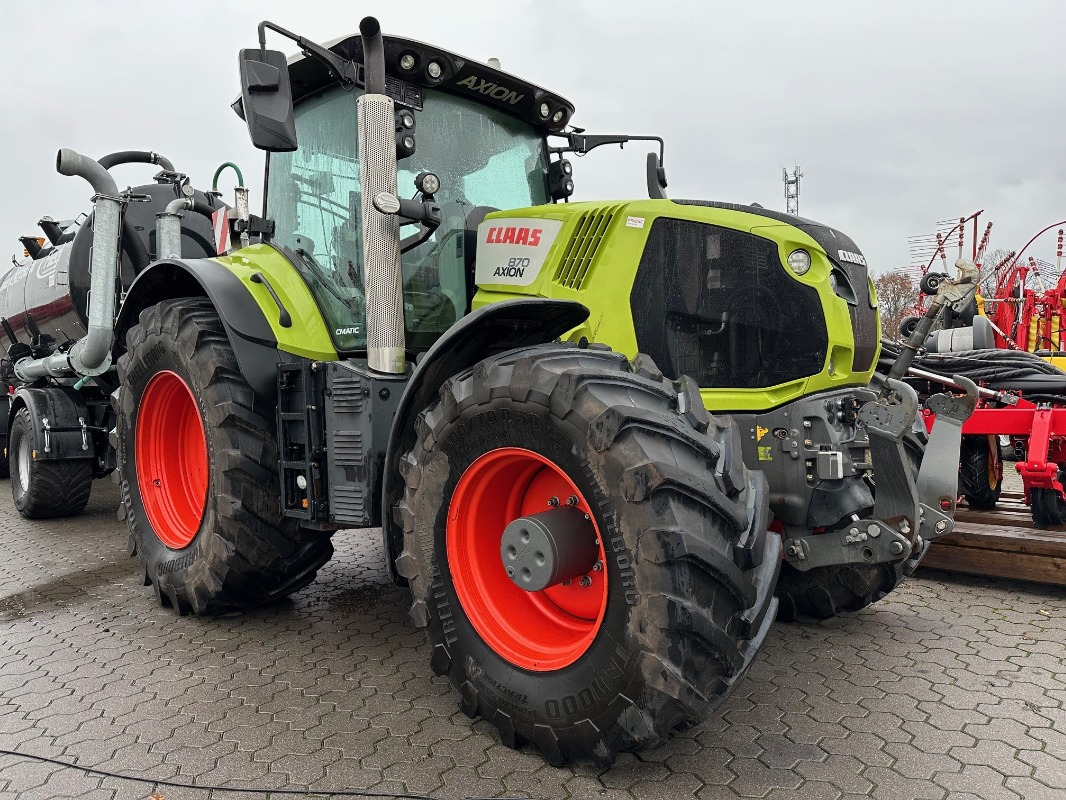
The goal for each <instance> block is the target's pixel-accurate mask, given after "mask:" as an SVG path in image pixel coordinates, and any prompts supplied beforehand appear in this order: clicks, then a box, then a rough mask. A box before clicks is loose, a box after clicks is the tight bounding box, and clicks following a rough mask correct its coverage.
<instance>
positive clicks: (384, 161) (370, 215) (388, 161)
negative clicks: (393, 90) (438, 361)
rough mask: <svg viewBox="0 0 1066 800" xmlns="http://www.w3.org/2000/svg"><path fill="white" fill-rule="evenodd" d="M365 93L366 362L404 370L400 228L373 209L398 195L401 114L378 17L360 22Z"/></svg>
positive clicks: (362, 148)
mask: <svg viewBox="0 0 1066 800" xmlns="http://www.w3.org/2000/svg"><path fill="white" fill-rule="evenodd" d="M359 32H360V34H362V38H363V62H364V74H365V76H366V93H365V94H363V95H362V96H361V97H360V98H359V102H358V113H359V178H360V182H361V186H362V193H363V196H362V212H363V277H364V282H365V286H366V330H367V360H368V362H369V365H370V368H371V369H372V370H375V371H377V372H383V373H387V374H390V375H399V374H402V373H403V371H404V354H405V342H404V319H403V286H402V283H401V278H400V227H399V221H398V220H397V218H396V217H395V215H391V214H382V213H381V212H380V211H378V210H377V209H376V208H375V207H374V202H373V201H374V198H375V197H376V196H377V195H378V194H379V193H381V192H388V193H389V194H392V195H395V194H396V110H395V108H394V107H393V102H392V98H391V97H388V96H386V94H385V48H384V45H383V43H382V38H381V26H380V25H379V24H378V21H377V20H376V19H374V18H373V17H366V18H365V19H364V20H363V21H362V22H360V23H359Z"/></svg>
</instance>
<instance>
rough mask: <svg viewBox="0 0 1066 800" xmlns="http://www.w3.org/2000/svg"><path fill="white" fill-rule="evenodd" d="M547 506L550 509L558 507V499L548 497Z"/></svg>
mask: <svg viewBox="0 0 1066 800" xmlns="http://www.w3.org/2000/svg"><path fill="white" fill-rule="evenodd" d="M548 505H550V506H551V507H552V508H555V507H556V506H557V505H559V498H558V497H549V498H548Z"/></svg>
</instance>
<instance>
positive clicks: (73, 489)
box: [8, 408, 93, 519]
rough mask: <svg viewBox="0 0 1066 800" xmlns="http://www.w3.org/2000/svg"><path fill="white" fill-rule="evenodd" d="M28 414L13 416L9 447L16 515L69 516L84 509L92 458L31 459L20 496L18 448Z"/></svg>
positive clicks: (89, 488)
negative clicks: (26, 478)
mask: <svg viewBox="0 0 1066 800" xmlns="http://www.w3.org/2000/svg"><path fill="white" fill-rule="evenodd" d="M30 424H31V423H30V412H29V411H27V410H26V409H25V408H22V409H19V411H18V412H17V413H16V414H15V421H14V422H13V423H12V425H11V438H10V442H11V446H9V448H8V469H9V471H10V475H11V493H12V496H13V498H14V501H15V507H16V508H17V509H18V510H19V513H20V514H22V516H24V517H28V518H29V519H51V518H55V517H72V516H76V515H77V514H80V513H81V512H83V511H84V510H85V506H86V505H87V504H88V502H89V495H90V494H91V493H92V488H93V462H92V459H86V460H80V459H79V460H74V461H48V460H34V461H33V462H32V465H31V472H30V485H29V488H28V489H27V490H26V493H25V494H23V493H22V491H21V490H22V486H21V483H20V481H19V471H18V448H19V446H20V441H21V437H22V435H23V431H27V430H29V426H30Z"/></svg>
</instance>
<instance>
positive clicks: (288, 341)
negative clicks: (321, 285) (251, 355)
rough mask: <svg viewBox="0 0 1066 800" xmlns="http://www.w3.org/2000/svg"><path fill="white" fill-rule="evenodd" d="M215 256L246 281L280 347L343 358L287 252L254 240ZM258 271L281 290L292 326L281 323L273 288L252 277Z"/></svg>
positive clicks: (320, 356) (320, 357) (295, 352)
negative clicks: (246, 245)
mask: <svg viewBox="0 0 1066 800" xmlns="http://www.w3.org/2000/svg"><path fill="white" fill-rule="evenodd" d="M212 260H213V261H217V262H218V263H219V264H221V265H222V266H223V267H225V268H226V269H228V270H229V271H230V272H232V273H233V274H234V275H236V276H237V278H239V279H240V281H241V283H243V284H244V288H245V289H247V290H248V294H250V295H251V296H252V299H254V300H255V302H256V303H257V304H258V305H259V308H260V310H262V312H263V316H264V317H266V319H267V322H268V323H269V324H270V328H271V330H272V331H273V332H274V336H275V337H276V338H277V340H278V349H279V350H282V351H284V352H286V353H292V354H293V355H297V356H303V357H304V358H310V359H314V360H316V361H336V360H337V359H338V358H339V356H338V355H337V350H336V349H335V348H334V347H333V340H332V339H331V338H330V335H329V329H328V328H327V327H326V323H325V321H323V319H322V313H321V312H320V311H319V309H318V303H316V302H315V298H314V297H313V296H312V295H311V291H310V289H308V288H307V284H306V283H304V279H303V278H302V277H300V274H299V273H298V272H297V271H296V268H295V267H294V266H293V265H292V264H291V263H290V262H289V259H288V258H286V257H285V254H284V253H282V252H281V251H280V250H278V249H277V248H275V247H272V246H271V245H269V244H253V245H250V246H248V247H244V248H241V249H240V250H237V251H235V252H233V253H231V254H229V255H227V256H219V257H218V258H215V259H212ZM256 273H261V274H262V275H263V277H264V278H265V279H266V280H267V281H269V282H270V288H272V289H273V290H274V291H275V292H276V293H277V295H278V298H279V299H280V300H281V302H282V305H284V306H285V310H286V311H288V312H289V316H290V318H291V320H292V324H291V325H290V326H288V327H285V326H283V325H282V324H281V320H280V311H279V309H278V304H277V303H276V302H275V301H274V298H273V297H272V296H271V294H270V289H269V288H267V286H266V285H265V284H263V283H257V282H256V281H253V280H252V275H254V274H256Z"/></svg>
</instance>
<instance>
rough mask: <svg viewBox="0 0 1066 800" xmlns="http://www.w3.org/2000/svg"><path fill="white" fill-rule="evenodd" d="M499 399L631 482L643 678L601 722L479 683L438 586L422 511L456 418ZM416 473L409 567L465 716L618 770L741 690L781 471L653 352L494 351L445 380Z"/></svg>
mask: <svg viewBox="0 0 1066 800" xmlns="http://www.w3.org/2000/svg"><path fill="white" fill-rule="evenodd" d="M488 408H516V409H523V410H525V409H534V410H538V411H537V413H538V414H539V415H540V418H541V419H543V420H546V422H545V424H546V425H554V426H557V428H558V429H562V428H565V429H567V430H570V431H573V432H574V434H573V437H572V438H571V441H575V442H580V441H581V438H580V437H581V436H584V437H585V442H586V443H587V445H588V449H587V450H583V451H580V452H582V453H584V454H585V455H583V457H584V458H587V462H585V463H587V466H586V469H587V471H588V472H589V474H590V475H592V474H595V475H596V476H597V479H596V480H597V483H596V485H597V486H601V487H612V486H616V487H617V489H616V490H614V491H615V494H613V495H612V497H616V498H617V499H618V501H619V502H618V503H616V504H614V505H613V508H614V509H615V515H616V517H615V519H614V520H613V521H612V525H613V526H614V527H613V528H611V529H612V530H614V531H616V532H620V533H621V535H622V536H623V537H624V539H625V547H626V548H627V552H629V553H631V554H632V556H633V561H634V564H635V570H634V572H635V576H636V589H637V591H638V592H639V600H638V601H636V604H635V605H632V606H630V607H629V609H630V610H629V612H628V614H629V615H630V616H629V620H630V622H629V628H628V633H627V637H629V638H628V640H627V642H626V644H627V646H631V647H632V648H633V653H634V656H633V659H632V660H631V661H630V662H629V666H628V669H629V672H627V673H626V677H625V679H624V680H625V681H629V682H630V683H629V684H627V685H628V686H630V688H633V687H637V688H636V689H635V690H634V691H631V692H629V693H628V694H627V693H625V692H619V693H618V694H617V695H615V696H614V697H613V699H611V700H610V704H609V705H610V709H611V710H610V713H606V712H603V711H602V709H601V708H599V707H597V709H596V710H595V712H593V713H594V715H595V718H593V717H592V716H590V717H589V718H585V719H573V720H572V721H571V722H570V723H568V724H564V725H549V724H544V723H545V722H546V721H547V720H546V718H544V717H543V716H542V717H540V721H537V720H536V714H535V713H531V712H529V711H528V709H522V708H519V709H517V710H516V708H515V707H513V706H507V707H506V708H505V707H504V705H506V703H501V702H499V698H495V699H494V698H491V697H487V696H486V694H488V692H486V690H485V687H484V684H482V685H481V688H479V685H478V677H477V676H476V675H472V674H471V671H470V669H469V665H468V663H467V662H468V660H469V659H468V657H463V654H462V652H460V651H461V650H462V648H463V646H462V645H453V646H452V647H451V648H449V646H448V644H447V643H446V641H445V640H444V638H443V637H442V636H441V626H440V624H439V620H436V618H435V617H434V614H435V609H434V595H432V590H433V588H434V580H436V581H438V582H439V581H440V573H441V572H443V573H445V574H447V564H446V563H444V562H443V561H442V560H438V559H437V556H436V554H435V553H434V552H432V548H430V549H429V550H427V547H426V546H425V545H424V543H425V542H427V541H428V540H429V539H431V538H432V537H433V535H434V534H433V533H432V532H430V533H427V528H428V529H430V531H432V529H433V528H434V519H429V520H427V519H426V518H425V517H424V516H423V511H422V509H425V508H426V506H427V503H426V497H431V498H432V497H436V494H435V492H436V491H437V490H438V489H437V487H436V483H435V482H436V481H437V478H436V477H434V475H433V473H435V472H436V471H438V467H439V466H440V463H441V459H443V458H447V452H446V450H444V449H443V448H444V447H445V446H446V445H447V442H448V437H449V436H450V435H452V433H453V432H454V430H455V427H454V426H456V425H457V424H458V422H459V421H460V420H461V419H467V418H469V416H470V414H473V413H474V412H475V410H478V409H488ZM501 446H502V445H501ZM576 446H577V445H575V447H576ZM401 471H402V473H403V475H404V478H405V481H406V487H407V488H406V493H405V495H404V498H403V500H402V502H401V503H400V504H399V505H398V507H397V508H396V516H397V521H398V523H399V524H400V525H402V527H403V529H404V549H403V552H402V554H401V555H400V557H399V558H398V559H397V570H398V572H399V574H401V575H402V576H404V577H405V578H407V579H408V581H409V582H410V587H411V591H412V597H413V602H412V606H411V617H412V619H413V620H414V621H415V623H416V624H417V625H419V626H423V627H425V626H428V629H429V636H430V642H431V645H432V646H433V660H432V666H433V667H434V669H435V670H436V671H437V673H438V674H446V675H448V676H449V677H450V678H451V681H452V683H453V685H455V686H456V688H458V689H459V691H460V693H461V695H462V701H461V704H460V706H461V708H462V710H463V711H464V712H465V713H466V714H467V715H468V716H471V717H475V716H481V717H482V718H484V719H485V720H487V721H488V722H489V723H491V724H492V725H493V726H494V727H495V728H496V729H497V731H498V733H499V735H500V739H501V741H502V742H503V743H504V744H506V745H508V746H509V747H519V746H521V745H523V744H525V743H531V744H533V745H534V746H535V747H536V748H537V749H539V750H540V751H541V753H543V755H544V756H545V757H546V758H547V759H548V761H549V762H551V763H553V764H561V763H565V762H567V761H570V760H571V759H574V758H591V759H592V760H594V761H595V762H597V763H599V764H608V763H610V762H611V761H613V759H614V757H615V755H616V754H617V753H618V752H621V751H627V750H636V749H640V748H644V747H648V746H654V745H656V744H658V743H660V742H662V741H664V740H665V739H666V738H667V737H668V736H669V735H670V734H671V733H672V732H673V731H674V730H675V729H678V728H680V727H683V726H687V725H691V724H693V723H695V722H698V721H699V720H701V719H702V718H703V717H704V716H705V715H706V713H707V712H708V711H709V710H710V709H711V708H712V707H713V706H715V705H716V704H717V703H718V702H719V701H720V700H721V699H722V698H723V697H724V696H725V694H726V692H727V691H728V689H729V688H730V687H731V686H732V685H733V683H734V682H735V681H736V679H737V677H738V676H739V675H740V674H741V673H742V672H743V670H744V669H745V668H746V666H747V665H748V664H749V663H750V661H751V658H752V656H753V655H754V652H755V651H756V650H757V649H758V647H759V646H760V645H761V643H762V641H763V639H764V637H765V635H766V631H767V630H768V628H769V625H770V623H771V622H772V620H773V618H774V612H775V606H776V601H774V600H773V597H772V592H773V585H774V583H775V582H776V578H777V573H778V570H779V568H780V548H781V544H780V540H779V538H778V537H776V536H773V535H771V534H768V532H767V530H766V528H767V522H768V510H767V509H768V506H767V495H766V492H767V489H766V484H765V478H764V477H763V475H762V473H759V472H749V471H748V470H747V469H746V468H745V466H744V464H743V462H742V460H741V445H740V438H739V432H738V431H737V428H736V426H735V424H733V423H732V421H731V420H729V419H713V418H712V417H711V416H710V415H709V414H708V413H707V412H706V410H705V409H704V407H703V404H702V402H701V400H700V397H699V392H698V389H697V388H696V386H695V384H694V383H692V382H691V381H690V380H687V379H683V380H682V381H680V382H678V383H677V384H674V383H671V382H670V381H667V380H665V379H664V378H663V376H662V373H661V372H660V371H659V370H658V369H657V368H656V367H655V365H654V364H653V363H652V362H651V361H650V360H649V359H647V358H646V357H643V356H638V358H637V359H636V360H635V361H634V362H632V363H630V362H629V361H627V360H626V358H625V357H624V356H621V355H619V354H617V353H613V352H610V351H609V350H606V349H601V348H598V347H596V346H593V347H591V348H589V349H583V348H578V347H576V346H568V345H561V344H552V345H543V346H538V347H530V348H522V349H520V350H515V351H511V352H508V353H504V354H501V355H498V356H493V357H490V358H488V359H486V360H485V361H482V362H480V363H479V364H477V365H475V366H474V367H473V368H472V369H471V370H468V371H466V372H464V373H462V374H460V375H458V376H456V377H454V378H452V379H451V380H449V381H448V382H447V383H445V385H444V386H443V387H442V389H441V392H440V399H439V402H437V403H436V404H434V405H432V406H430V407H429V408H428V409H427V410H425V411H424V412H423V413H422V414H421V416H420V417H419V419H418V436H417V442H416V444H415V447H414V449H413V450H411V451H410V452H409V453H407V455H406V456H405V458H404V459H403V460H402V470H401ZM427 485H428V488H427ZM423 491H424V492H426V496H425V497H424V496H422V492H423ZM600 525H601V531H606V530H607V528H605V527H604V521H603V520H600ZM603 535H604V536H607V535H608V534H607V533H606V532H604V533H603ZM440 558H441V559H443V558H444V556H443V554H441V556H440ZM435 576H436V577H435ZM448 580H449V581H450V578H449V579H448ZM437 586H439V583H438V584H437ZM456 603H457V601H456ZM605 624H606V623H605ZM638 632H639V633H638ZM582 658H583V659H591V658H592V656H591V655H590V654H588V653H587V654H586V655H585V656H583V657H582ZM566 669H569V668H564V669H563V670H560V671H559V673H560V674H561V673H565V671H566ZM515 671H516V672H520V670H517V668H515ZM553 675H554V673H553ZM560 680H562V677H560ZM620 680H622V679H620ZM613 690H614V688H613V687H612V691H613ZM604 702H607V701H604ZM579 714H580V712H579Z"/></svg>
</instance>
